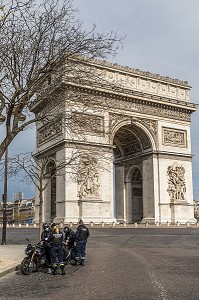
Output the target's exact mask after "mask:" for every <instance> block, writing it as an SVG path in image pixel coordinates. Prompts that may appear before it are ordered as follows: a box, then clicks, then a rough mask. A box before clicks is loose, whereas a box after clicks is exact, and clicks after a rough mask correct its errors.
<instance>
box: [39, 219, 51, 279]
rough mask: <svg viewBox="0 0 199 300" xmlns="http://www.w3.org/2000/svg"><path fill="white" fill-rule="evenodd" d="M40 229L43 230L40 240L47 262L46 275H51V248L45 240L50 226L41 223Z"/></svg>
mask: <svg viewBox="0 0 199 300" xmlns="http://www.w3.org/2000/svg"><path fill="white" fill-rule="evenodd" d="M42 228H43V232H42V233H41V240H42V241H43V246H44V249H45V255H46V260H47V262H48V270H47V273H48V274H51V247H50V245H49V243H48V242H47V241H46V239H47V238H48V237H49V235H50V225H49V224H48V223H43V225H42Z"/></svg>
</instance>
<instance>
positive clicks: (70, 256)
mask: <svg viewBox="0 0 199 300" xmlns="http://www.w3.org/2000/svg"><path fill="white" fill-rule="evenodd" d="M64 263H65V264H66V265H67V264H71V265H76V246H74V245H73V246H72V247H70V248H68V247H67V246H64Z"/></svg>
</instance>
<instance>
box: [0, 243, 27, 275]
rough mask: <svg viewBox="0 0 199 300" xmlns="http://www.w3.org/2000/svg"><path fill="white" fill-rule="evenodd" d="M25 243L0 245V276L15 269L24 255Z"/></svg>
mask: <svg viewBox="0 0 199 300" xmlns="http://www.w3.org/2000/svg"><path fill="white" fill-rule="evenodd" d="M26 246H27V245H14V244H9V245H0V278H1V277H3V276H5V275H6V274H8V273H10V272H13V271H15V270H17V269H18V268H19V266H20V264H21V261H22V259H23V258H24V257H25V256H26V255H25V252H24V250H25V248H26Z"/></svg>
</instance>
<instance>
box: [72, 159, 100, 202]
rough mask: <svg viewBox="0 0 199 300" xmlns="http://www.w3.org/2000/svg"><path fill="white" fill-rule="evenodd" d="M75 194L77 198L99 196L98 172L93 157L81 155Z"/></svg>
mask: <svg viewBox="0 0 199 300" xmlns="http://www.w3.org/2000/svg"><path fill="white" fill-rule="evenodd" d="M77 185H78V186H77V196H78V197H79V199H80V200H81V199H84V198H89V197H92V198H93V197H94V198H99V188H100V184H99V172H98V169H97V161H96V159H94V158H91V157H88V156H84V157H81V159H80V163H79V169H78V174H77Z"/></svg>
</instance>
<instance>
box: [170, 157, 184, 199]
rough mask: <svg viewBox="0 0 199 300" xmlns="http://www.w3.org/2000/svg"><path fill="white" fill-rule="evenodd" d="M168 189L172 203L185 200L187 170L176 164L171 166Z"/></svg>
mask: <svg viewBox="0 0 199 300" xmlns="http://www.w3.org/2000/svg"><path fill="white" fill-rule="evenodd" d="M167 175H168V177H169V179H168V189H167V192H168V193H169V196H170V200H171V202H175V201H183V200H185V193H186V184H185V177H184V175H185V169H184V167H182V166H178V165H177V164H176V163H175V164H173V166H169V167H168V170H167Z"/></svg>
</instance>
